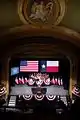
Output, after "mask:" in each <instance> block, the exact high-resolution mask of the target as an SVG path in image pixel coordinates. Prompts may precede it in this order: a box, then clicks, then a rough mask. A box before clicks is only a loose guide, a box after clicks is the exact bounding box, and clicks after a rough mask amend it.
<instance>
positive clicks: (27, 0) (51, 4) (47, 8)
mask: <svg viewBox="0 0 80 120" xmlns="http://www.w3.org/2000/svg"><path fill="white" fill-rule="evenodd" d="M65 10H66V7H65V0H19V1H18V14H19V17H20V19H21V21H22V22H23V23H24V24H32V25H37V26H44V25H47V26H52V25H58V24H59V23H60V22H61V21H62V19H63V17H64V14H65Z"/></svg>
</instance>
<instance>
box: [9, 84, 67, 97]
mask: <svg viewBox="0 0 80 120" xmlns="http://www.w3.org/2000/svg"><path fill="white" fill-rule="evenodd" d="M32 88H37V87H31V86H27V85H15V86H14V87H11V91H10V95H32V94H33V93H32ZM41 88H47V92H46V95H60V96H66V95H68V90H66V89H64V87H63V86H55V85H52V86H45V87H41Z"/></svg>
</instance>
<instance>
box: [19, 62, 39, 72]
mask: <svg viewBox="0 0 80 120" xmlns="http://www.w3.org/2000/svg"><path fill="white" fill-rule="evenodd" d="M20 72H38V61H26V60H25V61H20Z"/></svg>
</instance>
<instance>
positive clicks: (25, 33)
mask: <svg viewBox="0 0 80 120" xmlns="http://www.w3.org/2000/svg"><path fill="white" fill-rule="evenodd" d="M31 36H32V37H40V36H41V37H43V36H44V37H52V38H56V39H61V40H63V41H67V42H69V43H72V44H74V45H75V46H76V47H77V48H79V47H80V44H79V43H80V34H79V33H77V32H75V31H73V30H70V29H68V28H64V27H60V26H56V27H54V28H48V27H43V28H40V27H34V26H30V25H23V26H20V27H16V28H11V29H9V30H8V31H6V32H5V33H3V35H1V36H0V39H1V40H2V42H3V43H4V42H5V44H6V43H9V42H11V41H14V40H16V41H18V40H19V38H20V39H22V40H23V38H24V37H25V38H27V37H31ZM26 41H27V40H26ZM33 42H34V41H33ZM3 47H4V46H3ZM59 51H60V50H59ZM61 51H63V52H64V50H61ZM64 54H65V55H68V54H66V53H64ZM10 55H11V54H8V51H7V54H6V55H5V56H3V57H2V59H1V60H2V63H3V64H4V62H3V60H4V59H5V61H7V63H8V61H9V59H10ZM68 58H69V59H70V62H71V63H72V59H73V58H76V56H75V55H74V53H73V55H71V57H70V56H68ZM7 63H5V67H6V66H7ZM6 69H7V68H6ZM3 70H5V69H3ZM70 71H71V84H72V79H73V78H72V65H71V68H70ZM5 73H6V70H5V71H3V76H4V74H5ZM3 78H4V80H8V77H7V74H6V75H5V76H4V77H3ZM7 86H8V85H7ZM71 88H72V87H71ZM71 88H70V91H71Z"/></svg>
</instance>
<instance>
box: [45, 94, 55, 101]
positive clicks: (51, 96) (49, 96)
mask: <svg viewBox="0 0 80 120" xmlns="http://www.w3.org/2000/svg"><path fill="white" fill-rule="evenodd" d="M46 98H47V99H48V100H49V101H52V100H54V99H55V98H56V95H55V96H54V95H46Z"/></svg>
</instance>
